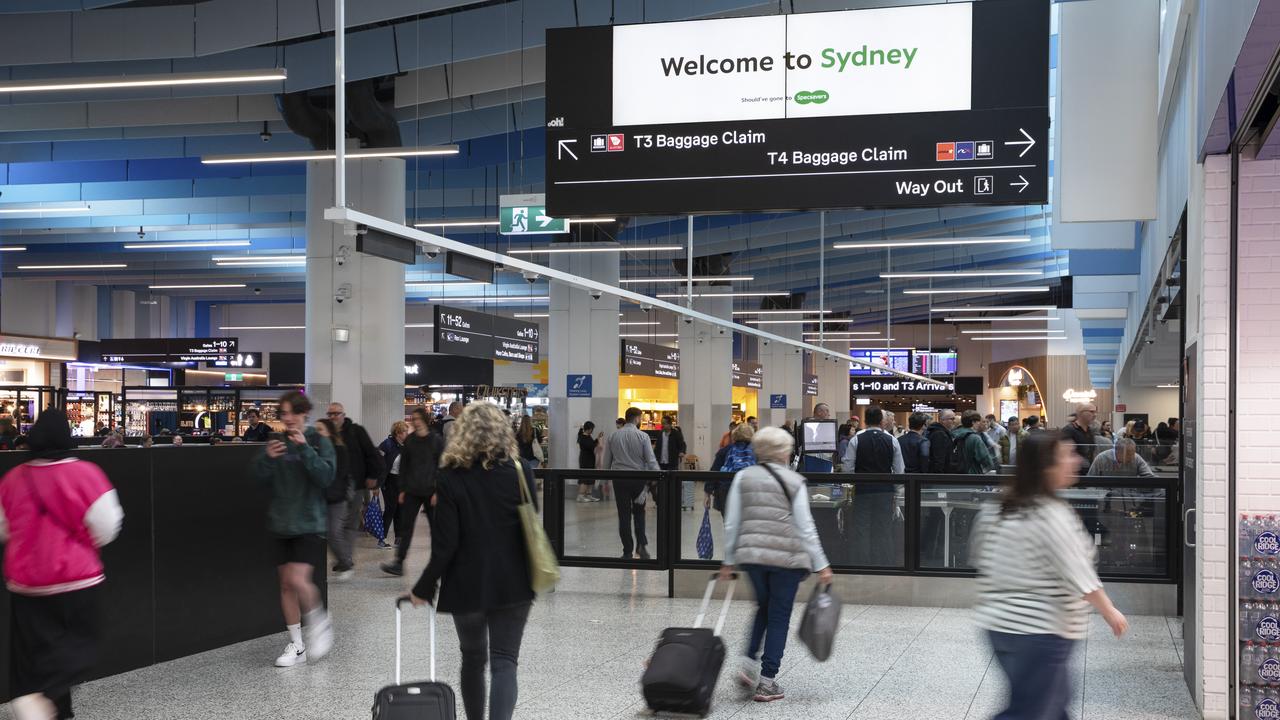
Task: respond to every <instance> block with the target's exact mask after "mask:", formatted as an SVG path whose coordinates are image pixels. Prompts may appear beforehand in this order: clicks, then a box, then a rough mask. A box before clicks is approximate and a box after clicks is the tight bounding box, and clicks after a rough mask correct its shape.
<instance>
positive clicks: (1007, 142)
mask: <svg viewBox="0 0 1280 720" xmlns="http://www.w3.org/2000/svg"><path fill="white" fill-rule="evenodd" d="M1018 132H1020V133H1022V137H1024V138H1026V140H1005V141H1004V144H1005V145H1026V147H1024V148H1022V152H1020V153H1018V157H1022V156H1024V155H1026V154H1027V152H1029V151H1030V150H1031V148H1033V147H1035V146H1036V139H1035V138H1033V137H1031V136H1030V135H1029V134H1027V131H1026V130H1023V129H1022V128H1018ZM561 142H563V141H561Z"/></svg>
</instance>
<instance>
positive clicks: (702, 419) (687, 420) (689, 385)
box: [679, 298, 733, 470]
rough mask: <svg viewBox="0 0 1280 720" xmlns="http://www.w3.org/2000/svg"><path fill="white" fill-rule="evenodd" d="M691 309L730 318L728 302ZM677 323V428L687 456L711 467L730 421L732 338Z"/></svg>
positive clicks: (700, 303)
mask: <svg viewBox="0 0 1280 720" xmlns="http://www.w3.org/2000/svg"><path fill="white" fill-rule="evenodd" d="M693 309H694V310H697V311H698V312H701V313H704V314H706V315H712V316H714V317H719V318H725V319H729V318H731V317H733V298H699V299H695V300H694V301H693ZM679 324H680V426H681V427H682V428H683V429H684V438H685V442H687V443H688V445H689V450H688V452H690V453H693V454H696V455H697V456H698V458H699V460H700V461H701V468H702V469H704V470H706V469H709V468H710V464H711V460H712V459H713V458H715V454H716V450H718V449H719V448H720V437H721V436H722V435H724V433H725V431H727V430H728V429H729V421H730V420H732V419H733V333H731V332H729V331H728V330H726V329H724V328H721V327H718V326H712V325H709V324H707V323H703V322H697V321H694V322H692V323H686V322H684V320H680V321H679Z"/></svg>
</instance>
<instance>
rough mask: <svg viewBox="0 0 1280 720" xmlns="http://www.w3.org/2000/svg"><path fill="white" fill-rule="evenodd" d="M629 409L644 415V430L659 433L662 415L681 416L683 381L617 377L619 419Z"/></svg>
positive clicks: (641, 423)
mask: <svg viewBox="0 0 1280 720" xmlns="http://www.w3.org/2000/svg"><path fill="white" fill-rule="evenodd" d="M629 407H637V408H640V410H641V411H642V412H644V416H643V418H642V419H641V421H640V429H642V430H658V429H660V428H661V427H662V416H663V415H671V416H672V417H678V412H679V410H680V382H679V381H678V380H674V379H671V378H661V377H649V376H647V375H632V374H629V373H622V374H620V375H618V417H622V415H623V413H625V412H626V411H627V408H629Z"/></svg>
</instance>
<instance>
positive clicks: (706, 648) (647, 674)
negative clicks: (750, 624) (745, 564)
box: [640, 575, 738, 717]
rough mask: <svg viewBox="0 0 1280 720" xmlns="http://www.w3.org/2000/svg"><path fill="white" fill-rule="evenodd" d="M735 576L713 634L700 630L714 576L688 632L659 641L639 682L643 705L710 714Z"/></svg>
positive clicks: (675, 631)
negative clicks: (721, 633) (723, 631)
mask: <svg viewBox="0 0 1280 720" xmlns="http://www.w3.org/2000/svg"><path fill="white" fill-rule="evenodd" d="M737 580H738V576H737V575H734V576H733V580H730V581H729V589H728V590H727V591H726V592H725V595H724V603H723V604H722V605H721V606H720V617H719V619H718V620H716V627H715V629H714V630H707V629H706V628H703V627H702V620H703V618H704V617H706V614H707V608H708V607H709V606H710V605H711V595H712V594H713V593H714V592H715V588H716V576H715V575H712V576H711V582H709V583H707V591H706V592H705V593H704V594H703V595H702V607H701V609H699V610H698V617H697V619H696V620H694V621H693V627H691V628H667V629H666V630H663V631H662V635H661V636H659V637H658V647H657V648H656V649H654V651H653V656H652V657H650V658H649V666H648V667H647V668H645V671H644V676H643V677H642V678H641V679H640V687H641V690H642V691H643V693H644V701H645V703H646V704H647V705H648V706H649V709H650V710H653V711H654V712H672V713H685V714H690V715H700V716H702V717H706V716H707V713H709V712H711V696H712V694H714V693H715V690H716V681H717V680H719V679H720V670H721V668H723V667H724V656H725V649H724V642H723V641H722V640H721V639H720V631H721V630H722V629H724V619H725V616H726V615H727V614H728V612H729V603H730V602H731V601H732V600H733V589H734V586H735V585H736V584H737Z"/></svg>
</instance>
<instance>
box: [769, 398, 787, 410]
mask: <svg viewBox="0 0 1280 720" xmlns="http://www.w3.org/2000/svg"><path fill="white" fill-rule="evenodd" d="M769 409H770V410H786V409H787V396H786V395H770V396H769Z"/></svg>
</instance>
